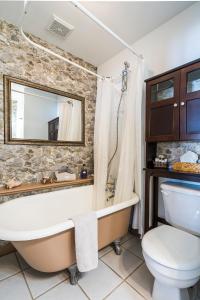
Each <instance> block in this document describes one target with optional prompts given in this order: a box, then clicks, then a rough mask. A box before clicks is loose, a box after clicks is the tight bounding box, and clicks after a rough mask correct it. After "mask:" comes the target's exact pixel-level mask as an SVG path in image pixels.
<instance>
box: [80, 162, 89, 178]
mask: <svg viewBox="0 0 200 300" xmlns="http://www.w3.org/2000/svg"><path fill="white" fill-rule="evenodd" d="M87 175H88V174H87V169H86V167H85V164H83V167H82V169H81V173H80V177H81V179H85V178H87Z"/></svg>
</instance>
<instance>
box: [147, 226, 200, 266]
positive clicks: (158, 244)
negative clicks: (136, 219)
mask: <svg viewBox="0 0 200 300" xmlns="http://www.w3.org/2000/svg"><path fill="white" fill-rule="evenodd" d="M142 248H143V251H144V252H145V253H146V254H147V255H148V256H149V257H150V258H152V259H153V260H155V261H156V262H158V263H160V264H161V265H163V266H166V267H168V268H172V269H177V270H193V269H197V268H200V239H199V238H198V237H196V236H193V235H192V234H190V233H187V232H185V231H182V230H179V229H177V228H174V227H172V226H168V225H162V226H159V227H157V228H154V229H152V230H150V231H148V232H147V233H146V234H145V235H144V237H143V240H142Z"/></svg>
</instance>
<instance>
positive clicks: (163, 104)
mask: <svg viewBox="0 0 200 300" xmlns="http://www.w3.org/2000/svg"><path fill="white" fill-rule="evenodd" d="M146 140H147V141H148V142H157V141H178V140H200V62H195V63H194V62H193V63H191V64H187V65H186V66H184V67H180V68H177V69H176V70H173V71H171V72H170V71H169V72H167V73H165V74H163V75H161V76H156V77H155V78H152V79H150V80H147V109H146Z"/></svg>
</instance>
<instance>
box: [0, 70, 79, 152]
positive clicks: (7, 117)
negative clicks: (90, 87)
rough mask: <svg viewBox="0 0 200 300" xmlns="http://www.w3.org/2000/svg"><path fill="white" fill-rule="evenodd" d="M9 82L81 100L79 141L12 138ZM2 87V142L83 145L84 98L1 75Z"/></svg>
mask: <svg viewBox="0 0 200 300" xmlns="http://www.w3.org/2000/svg"><path fill="white" fill-rule="evenodd" d="M11 83H18V84H21V85H25V86H28V87H31V88H35V89H39V90H41V91H45V92H49V93H53V94H56V95H60V96H64V97H68V98H72V99H75V100H79V101H81V113H82V139H81V141H48V140H46V141H45V140H41V139H14V138H12V132H11V128H12V126H11ZM3 87H4V143H5V144H14V145H18V144H20V145H47V146H48V145H51V146H85V98H84V97H82V96H79V95H74V94H71V93H68V92H64V91H60V90H57V89H54V88H51V87H47V86H44V85H41V84H38V83H34V82H30V81H27V80H24V79H20V78H14V77H11V76H7V75H3Z"/></svg>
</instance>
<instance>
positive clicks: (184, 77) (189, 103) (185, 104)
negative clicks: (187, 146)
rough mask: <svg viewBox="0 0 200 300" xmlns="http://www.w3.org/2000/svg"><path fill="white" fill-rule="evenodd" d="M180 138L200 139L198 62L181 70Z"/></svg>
mask: <svg viewBox="0 0 200 300" xmlns="http://www.w3.org/2000/svg"><path fill="white" fill-rule="evenodd" d="M180 139H181V140H200V63H196V64H193V65H191V66H188V67H185V68H183V69H182V70H181V100H180Z"/></svg>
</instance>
